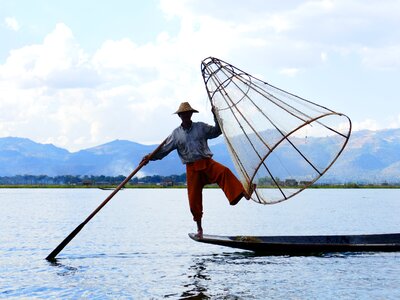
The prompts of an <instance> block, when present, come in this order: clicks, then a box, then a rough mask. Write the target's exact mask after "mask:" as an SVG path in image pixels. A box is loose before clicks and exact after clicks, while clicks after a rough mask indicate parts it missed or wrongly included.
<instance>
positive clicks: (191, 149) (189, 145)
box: [151, 122, 221, 164]
mask: <svg viewBox="0 0 400 300" xmlns="http://www.w3.org/2000/svg"><path fill="white" fill-rule="evenodd" d="M219 135H221V129H220V128H219V125H218V123H217V122H216V123H215V126H211V125H208V124H206V123H203V122H192V126H191V127H190V128H189V129H183V127H182V125H181V126H179V127H178V128H176V129H175V130H174V131H173V132H172V133H171V134H170V135H169V136H168V137H167V141H166V142H165V144H164V145H163V146H162V147H161V149H160V150H159V151H158V152H157V153H155V154H154V155H153V157H152V159H151V160H159V159H162V158H163V157H165V156H167V155H168V154H169V153H170V152H171V151H173V150H175V149H176V150H177V151H178V155H179V157H180V158H181V160H182V163H184V164H187V163H191V162H194V161H196V160H199V159H202V158H210V157H212V156H213V154H212V152H211V150H210V148H209V147H208V144H207V140H208V139H213V138H216V137H218V136H219Z"/></svg>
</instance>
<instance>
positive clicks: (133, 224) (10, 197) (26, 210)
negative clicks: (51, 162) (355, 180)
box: [0, 189, 400, 299]
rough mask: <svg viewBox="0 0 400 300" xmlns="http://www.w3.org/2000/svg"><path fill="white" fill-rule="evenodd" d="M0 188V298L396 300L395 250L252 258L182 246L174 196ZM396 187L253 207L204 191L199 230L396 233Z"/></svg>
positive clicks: (184, 219) (187, 222) (399, 270)
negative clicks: (63, 244) (89, 218)
mask: <svg viewBox="0 0 400 300" xmlns="http://www.w3.org/2000/svg"><path fill="white" fill-rule="evenodd" d="M109 193H110V191H103V190H94V189H87V190H82V189H76V190H74V189H71V190H70V189H65V190H63V189H0V205H1V209H0V233H1V234H0V298H11V299H12V298H14V299H19V298H57V299H60V298H62V299H77V298H84V299H85V298H86V299H164V298H166V299H271V298H272V299H337V298H339V299H399V298H400V253H369V254H361V253H358V254H348V253H347V254H346V253H340V254H339V253H337V254H327V255H324V256H306V257H302V256H299V257H290V256H271V257H269V256H254V255H253V254H252V253H251V252H246V251H241V250H235V249H231V248H223V247H220V246H214V245H205V244H200V243H196V242H194V241H192V240H191V239H189V238H188V236H187V233H188V232H192V231H194V230H195V224H194V222H192V219H191V216H190V214H189V212H188V205H187V200H186V190H184V189H176V190H175V189H149V190H143V189H135V190H123V191H120V192H119V193H118V194H117V195H116V196H115V197H114V198H113V199H112V200H111V201H110V202H109V203H108V204H107V206H105V207H104V208H103V210H101V211H100V212H99V214H98V215H96V216H95V218H94V219H92V221H91V222H90V223H88V224H87V225H86V226H85V228H84V229H83V230H82V231H81V232H80V233H79V234H78V235H77V236H76V237H75V239H74V240H73V241H72V242H71V243H70V244H69V245H68V246H67V247H66V248H65V249H64V250H63V251H62V252H61V253H60V255H59V256H58V260H57V263H54V264H51V263H49V262H47V261H46V260H45V259H44V258H45V257H46V256H47V255H48V254H49V253H50V252H51V251H52V250H53V249H54V248H55V247H56V246H57V245H58V244H59V243H60V242H61V241H62V240H63V239H64V238H65V237H66V236H67V235H68V234H69V233H70V232H71V231H72V230H73V229H74V228H75V227H76V226H77V225H79V224H80V223H81V222H82V221H83V220H84V219H85V218H86V217H87V216H88V215H89V214H90V213H91V212H92V211H93V210H94V209H95V208H96V207H97V206H98V205H99V204H100V203H101V202H102V201H103V200H104V199H105V198H106V197H107V196H108V195H109ZM399 196H400V190H307V191H304V192H303V193H301V194H299V195H298V196H297V197H295V198H294V199H291V200H289V201H286V202H283V203H280V204H276V205H272V206H262V205H260V204H256V203H253V202H247V201H245V200H244V201H242V202H240V203H239V204H238V205H237V206H236V207H231V206H229V205H228V204H227V200H225V198H224V196H223V194H222V192H221V191H220V190H206V191H205V203H204V205H205V217H204V229H205V233H209V234H221V235H280V234H301V235H304V234H363V233H389V232H400V218H399V212H400V197H399Z"/></svg>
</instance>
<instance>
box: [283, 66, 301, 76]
mask: <svg viewBox="0 0 400 300" xmlns="http://www.w3.org/2000/svg"><path fill="white" fill-rule="evenodd" d="M299 71H300V70H299V69H296V68H285V69H282V70H281V71H280V72H279V73H281V74H283V75H286V76H289V77H294V76H296V75H297V74H298V73H299Z"/></svg>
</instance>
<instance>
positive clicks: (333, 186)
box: [0, 183, 400, 190]
mask: <svg viewBox="0 0 400 300" xmlns="http://www.w3.org/2000/svg"><path fill="white" fill-rule="evenodd" d="M117 186H118V185H90V186H85V185H49V184H47V185H46V184H44V185H41V184H16V185H0V189H40V188H41V189H101V190H115V189H116V188H117ZM185 188H186V185H173V186H163V185H155V184H154V185H152V184H144V185H127V186H124V187H123V188H122V189H185ZM204 188H206V189H207V188H208V189H210V188H211V189H213V188H219V187H218V186H216V185H208V186H205V187H204ZM258 188H263V189H275V188H276V187H274V186H258ZM285 188H295V189H296V188H300V186H285ZM308 189H400V185H381V184H380V185H379V184H377V185H372V184H365V185H364V184H355V183H351V184H329V185H312V186H309V187H308Z"/></svg>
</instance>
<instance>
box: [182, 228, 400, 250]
mask: <svg viewBox="0 0 400 300" xmlns="http://www.w3.org/2000/svg"><path fill="white" fill-rule="evenodd" d="M189 237H190V238H192V239H193V240H195V241H197V242H201V243H207V244H214V245H220V246H226V247H232V248H238V249H243V250H250V251H254V252H255V253H256V254H269V255H286V254H288V255H306V254H309V255H310V254H318V253H329V252H365V251H369V252H380V251H384V252H394V251H400V233H390V234H367V235H308V236H218V235H204V236H203V238H198V237H197V236H196V235H195V234H194V233H190V234H189Z"/></svg>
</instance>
